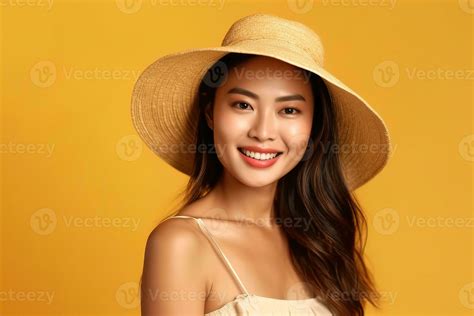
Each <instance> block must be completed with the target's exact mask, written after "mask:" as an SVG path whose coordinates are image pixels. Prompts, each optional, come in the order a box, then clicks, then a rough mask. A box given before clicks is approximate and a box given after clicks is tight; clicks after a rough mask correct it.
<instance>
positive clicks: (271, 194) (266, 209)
mask: <svg viewBox="0 0 474 316" xmlns="http://www.w3.org/2000/svg"><path fill="white" fill-rule="evenodd" d="M276 187H277V182H274V183H271V184H269V185H266V186H263V187H257V188H256V187H249V186H247V185H245V184H243V183H241V182H240V181H238V180H237V179H236V178H234V177H233V176H232V175H230V174H228V173H227V172H225V171H224V173H223V175H222V177H221V179H220V180H219V182H218V183H217V185H216V187H215V188H214V189H213V190H212V191H211V192H210V193H209V197H210V198H211V199H212V200H213V204H214V205H216V206H217V207H219V208H221V209H223V210H224V211H225V217H226V218H227V219H231V220H243V221H252V222H255V223H257V224H259V225H261V226H262V227H270V226H271V224H273V223H274V217H275V210H274V206H273V203H274V198H275V192H276Z"/></svg>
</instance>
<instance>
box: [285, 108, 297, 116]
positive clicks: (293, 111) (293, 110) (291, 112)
mask: <svg viewBox="0 0 474 316" xmlns="http://www.w3.org/2000/svg"><path fill="white" fill-rule="evenodd" d="M285 110H292V111H290V113H288V111H286V112H285V114H289V115H295V114H297V113H299V112H300V110H298V109H295V108H284V109H283V111H285Z"/></svg>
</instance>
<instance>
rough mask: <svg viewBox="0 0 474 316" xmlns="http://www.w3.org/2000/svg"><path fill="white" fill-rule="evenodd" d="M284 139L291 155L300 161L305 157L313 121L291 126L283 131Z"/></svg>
mask: <svg viewBox="0 0 474 316" xmlns="http://www.w3.org/2000/svg"><path fill="white" fill-rule="evenodd" d="M281 135H282V138H283V140H284V142H285V143H286V144H287V146H288V150H289V152H288V153H289V154H290V156H291V157H294V159H295V160H298V159H299V158H301V157H302V156H303V155H304V152H305V150H306V147H307V146H308V143H309V141H310V136H311V121H308V120H306V121H304V122H298V123H297V124H290V125H288V126H286V127H285V128H284V129H282V131H281Z"/></svg>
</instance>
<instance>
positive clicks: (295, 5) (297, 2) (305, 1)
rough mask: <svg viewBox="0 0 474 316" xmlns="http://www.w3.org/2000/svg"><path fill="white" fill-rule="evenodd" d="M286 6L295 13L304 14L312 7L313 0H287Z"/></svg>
mask: <svg viewBox="0 0 474 316" xmlns="http://www.w3.org/2000/svg"><path fill="white" fill-rule="evenodd" d="M287 4H288V8H289V9H290V10H291V11H293V12H294V13H296V14H304V13H308V12H309V11H311V10H312V9H313V7H314V0H287Z"/></svg>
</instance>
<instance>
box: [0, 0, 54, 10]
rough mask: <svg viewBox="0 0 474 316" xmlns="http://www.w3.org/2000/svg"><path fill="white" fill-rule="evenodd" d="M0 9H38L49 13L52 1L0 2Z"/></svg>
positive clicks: (21, 0) (11, 0)
mask: <svg viewBox="0 0 474 316" xmlns="http://www.w3.org/2000/svg"><path fill="white" fill-rule="evenodd" d="M0 7H12V8H24V7H30V8H31V7H39V8H46V9H47V11H51V8H52V7H53V0H0Z"/></svg>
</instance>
